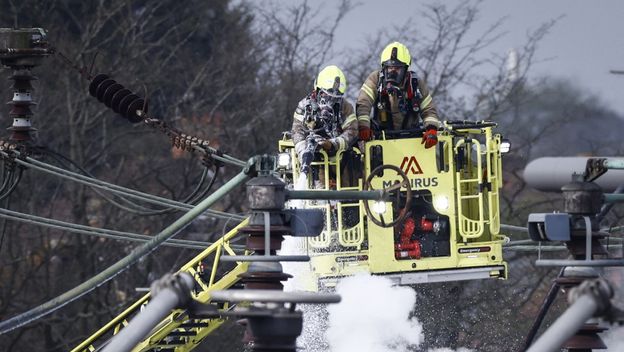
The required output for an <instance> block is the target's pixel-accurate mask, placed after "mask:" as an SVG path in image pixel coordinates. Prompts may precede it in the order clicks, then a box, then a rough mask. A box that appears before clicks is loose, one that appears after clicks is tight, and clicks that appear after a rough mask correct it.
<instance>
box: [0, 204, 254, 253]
mask: <svg viewBox="0 0 624 352" xmlns="http://www.w3.org/2000/svg"><path fill="white" fill-rule="evenodd" d="M0 217H1V218H3V219H8V220H14V221H19V222H23V223H27V224H33V225H38V226H44V227H48V228H53V229H58V230H63V231H68V232H74V233H80V234H84V235H90V236H98V237H104V238H111V239H115V240H126V241H134V242H147V241H149V240H151V239H152V238H153V237H152V236H149V235H141V234H137V233H132V232H124V231H116V230H109V229H102V228H96V227H90V226H85V225H79V224H73V223H68V222H64V221H60V220H55V219H49V218H45V217H40V216H36V215H31V214H26V213H20V212H16V211H12V210H8V209H3V208H0ZM163 245H167V246H172V247H181V248H187V249H200V250H203V249H206V247H208V246H210V245H212V243H211V242H202V241H193V240H182V239H170V240H167V241H165V242H164V243H163ZM231 247H232V248H235V249H240V250H244V249H245V246H242V245H236V246H231Z"/></svg>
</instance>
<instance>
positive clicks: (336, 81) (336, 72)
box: [314, 65, 347, 95]
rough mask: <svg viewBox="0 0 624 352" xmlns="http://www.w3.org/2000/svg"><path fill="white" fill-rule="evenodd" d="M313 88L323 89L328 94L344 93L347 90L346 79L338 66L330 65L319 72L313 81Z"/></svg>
mask: <svg viewBox="0 0 624 352" xmlns="http://www.w3.org/2000/svg"><path fill="white" fill-rule="evenodd" d="M314 88H315V89H319V90H325V91H327V92H328V93H330V94H334V95H337V94H340V95H342V94H344V93H345V91H346V90H347V79H346V78H345V75H344V73H342V70H340V69H339V68H338V66H335V65H330V66H327V67H325V68H324V69H322V70H321V72H319V74H318V76H317V77H316V80H315V81H314Z"/></svg>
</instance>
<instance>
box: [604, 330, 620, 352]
mask: <svg viewBox="0 0 624 352" xmlns="http://www.w3.org/2000/svg"><path fill="white" fill-rule="evenodd" d="M602 340H603V341H604V343H605V344H606V345H607V352H621V351H624V327H610V328H609V330H608V331H607V332H606V333H605V334H603V335H602Z"/></svg>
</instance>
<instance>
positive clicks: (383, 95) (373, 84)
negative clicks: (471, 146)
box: [356, 42, 440, 148]
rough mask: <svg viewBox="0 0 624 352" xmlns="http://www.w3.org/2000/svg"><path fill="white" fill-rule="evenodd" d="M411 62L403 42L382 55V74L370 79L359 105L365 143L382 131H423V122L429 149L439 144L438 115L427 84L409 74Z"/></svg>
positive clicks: (361, 93)
mask: <svg viewBox="0 0 624 352" xmlns="http://www.w3.org/2000/svg"><path fill="white" fill-rule="evenodd" d="M411 61H412V58H411V56H410V53H409V50H408V49H407V47H406V46H405V45H403V44H401V43H399V42H393V43H390V44H388V46H386V47H385V49H384V50H383V51H382V52H381V70H376V71H374V72H372V73H371V74H370V75H369V76H368V78H367V79H366V81H365V82H364V84H363V85H362V88H361V89H360V93H359V95H358V99H357V102H356V112H357V117H358V125H359V137H360V139H361V140H362V141H369V140H371V139H372V138H373V134H374V133H379V131H381V130H407V129H414V128H419V127H420V124H421V122H422V127H423V128H424V133H423V137H422V143H423V144H424V145H425V148H431V147H433V146H434V145H435V144H436V143H437V142H438V137H437V129H438V127H439V126H440V121H439V120H438V114H437V112H436V108H435V105H434V104H433V101H432V99H431V95H430V94H429V89H428V88H427V86H426V85H425V83H424V82H423V81H422V80H420V79H418V77H416V74H415V73H414V72H413V71H409V65H410V63H411ZM371 110H372V118H371ZM371 127H372V130H371Z"/></svg>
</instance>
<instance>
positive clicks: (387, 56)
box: [381, 42, 412, 66]
mask: <svg viewBox="0 0 624 352" xmlns="http://www.w3.org/2000/svg"><path fill="white" fill-rule="evenodd" d="M410 63H412V57H411V56H410V52H409V50H408V49H407V47H406V46H405V45H403V44H401V43H399V42H392V43H390V44H388V45H387V46H386V47H385V48H384V50H383V51H382V52H381V65H382V66H383V65H384V64H385V65H392V66H398V65H399V64H404V65H406V66H409V65H410Z"/></svg>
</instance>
